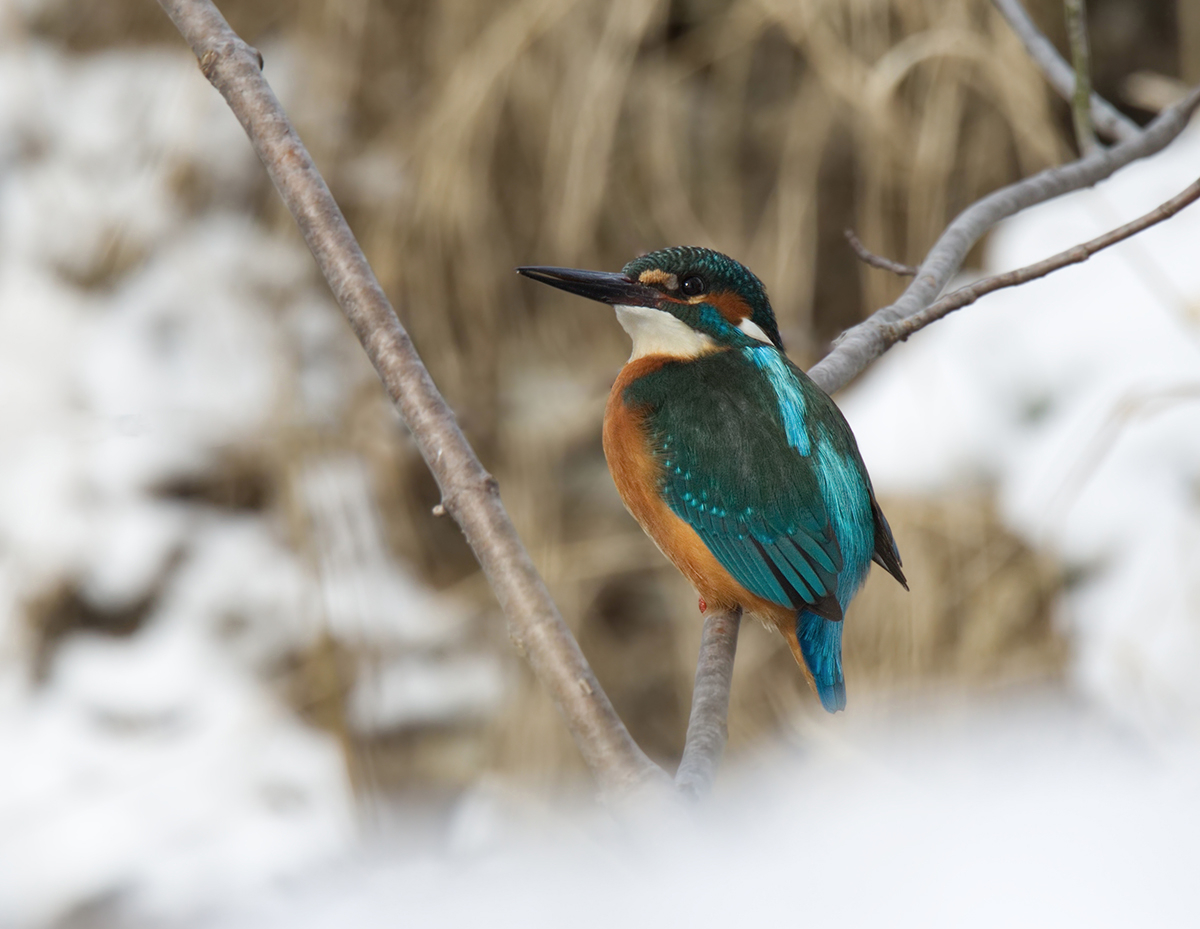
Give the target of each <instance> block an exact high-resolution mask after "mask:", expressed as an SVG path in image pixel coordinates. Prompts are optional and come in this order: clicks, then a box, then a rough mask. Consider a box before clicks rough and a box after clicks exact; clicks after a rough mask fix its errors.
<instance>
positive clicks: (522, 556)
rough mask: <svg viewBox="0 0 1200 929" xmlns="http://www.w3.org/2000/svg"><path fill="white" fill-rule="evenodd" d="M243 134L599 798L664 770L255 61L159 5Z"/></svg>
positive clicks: (188, 1)
mask: <svg viewBox="0 0 1200 929" xmlns="http://www.w3.org/2000/svg"><path fill="white" fill-rule="evenodd" d="M159 3H160V5H161V6H162V7H163V9H164V10H166V12H167V15H169V16H170V17H171V20H172V21H173V22H174V23H175V25H176V27H177V28H178V29H179V31H180V32H181V33H182V34H183V36H184V38H185V39H186V40H187V42H188V44H189V45H191V47H192V51H194V52H195V53H196V57H197V58H198V59H199V61H200V69H201V71H203V72H204V76H205V77H207V78H208V80H209V81H210V82H212V84H213V86H214V87H216V89H217V90H218V91H220V93H221V96H223V97H224V98H225V101H226V102H227V103H228V104H229V107H230V109H232V110H233V112H234V114H235V115H236V116H237V118H238V121H239V122H241V124H242V128H243V129H245V130H246V134H247V135H248V136H249V137H250V141H251V142H252V143H253V145H254V150H255V152H256V153H257V154H258V157H259V159H260V160H261V161H262V163H263V165H264V166H265V167H266V169H267V173H268V174H269V175H270V176H271V180H272V182H273V183H274V184H275V188H276V189H277V190H278V191H279V194H280V196H281V197H282V198H283V200H284V202H285V203H286V204H287V207H288V209H289V210H290V211H291V213H292V216H293V217H295V219H296V223H297V224H298V225H299V227H300V231H301V232H302V233H303V235H304V241H305V242H306V243H307V244H308V247H309V248H310V249H311V250H312V253H313V257H314V258H316V260H317V264H318V266H319V267H320V269H321V273H322V274H324V276H325V279H326V281H328V282H329V287H330V289H331V290H332V291H333V295H334V297H335V298H336V299H337V302H338V304H339V305H340V306H341V308H342V310H343V312H345V314H346V318H347V319H348V320H349V321H350V325H351V327H352V328H353V329H354V333H355V335H357V336H358V339H359V341H360V342H361V343H362V345H363V348H364V349H366V352H367V355H368V356H369V357H370V359H371V363H372V364H373V365H374V366H375V370H376V371H377V372H378V373H379V377H380V379H381V380H382V381H383V384H384V387H386V388H387V392H388V394H389V396H391V398H392V402H393V403H395V405H396V407H397V409H398V410H399V411H400V415H401V416H402V417H403V418H404V421H405V423H406V424H407V425H408V428H409V429H410V430H411V431H412V434H413V437H414V438H415V439H416V442H417V445H418V447H419V448H420V450H421V455H422V456H423V457H424V459H425V462H426V463H427V464H428V465H429V469H430V470H431V471H432V472H433V474H434V477H435V478H437V482H438V486H439V487H440V488H441V492H442V505H443V506H444V508H445V510H446V512H448V513H449V514H450V515H451V516H453V517H454V519H455V520H456V521H457V522H458V524H459V525H460V526H461V527H462V531H463V535H465V536H466V539H467V542H468V543H470V545H471V549H472V550H473V551H474V552H475V557H476V558H478V559H479V564H480V566H481V567H482V568H483V570H484V573H485V574H486V575H487V578H488V583H489V584H490V585H491V588H492V590H493V592H494V593H495V594H496V598H497V599H498V600H499V601H500V606H501V608H502V609H503V610H504V615H505V617H506V618H507V620H508V631H509V636H510V637H511V638H512V641H513V644H514V645H516V647H517V649H518V650H519V651H521V652H522V653H523V654H524V655H525V656H526V657H527V658H528V659H529V663H530V664H531V665H532V666H533V670H534V672H535V673H536V674H537V676H538V679H539V680H540V681H541V682H542V684H543V685H544V686H545V687H546V689H547V690H548V691H549V692H550V695H551V697H552V698H553V699H554V702H555V703H556V704H557V705H558V708H559V710H560V711H561V712H562V714H563V716H564V717H565V719H566V722H567V726H568V727H569V728H570V730H571V734H572V735H573V736H574V738H575V743H576V745H578V746H579V750H580V752H581V754H582V755H583V758H584V761H586V762H587V765H588V767H589V768H590V769H591V771H592V773H593V775H594V776H595V778H596V781H597V783H598V784H599V786H600V789H601V790H602V791H603V792H605V793H606V794H610V795H612V794H620V793H624V792H626V791H628V790H630V789H631V788H634V787H636V786H639V785H641V784H643V783H646V782H649V781H654V780H659V779H661V780H663V781H664V782H665V780H666V775H665V774H664V773H663V772H662V770H661V769H660V768H659V767H658V766H657V765H655V764H654V763H653V762H652V761H650V759H649V758H647V757H646V755H645V754H644V753H643V752H642V750H641V749H640V748H638V746H637V744H636V743H635V742H634V741H633V739H632V738H631V737H630V735H629V732H628V731H627V730H626V728H625V725H624V723H622V722H621V720H620V718H619V717H618V716H617V714H616V711H615V710H614V709H613V707H612V704H611V703H610V702H609V699H608V697H607V695H606V694H605V693H604V691H603V689H601V687H600V684H599V682H598V681H597V680H596V676H595V674H593V673H592V669H591V667H590V666H589V665H588V663H587V659H585V658H584V656H583V653H582V652H581V651H580V650H579V645H578V644H577V643H576V641H575V638H574V636H572V635H571V631H570V630H569V629H568V628H567V625H566V623H564V622H563V619H562V617H561V616H560V615H559V612H558V608H557V607H556V606H555V605H554V602H553V601H552V600H551V599H550V594H549V592H548V591H547V590H546V586H545V584H544V583H543V582H542V579H541V577H540V576H539V574H538V572H537V569H536V568H535V567H534V565H533V562H532V561H531V560H530V557H529V553H528V552H527V551H526V550H525V547H524V545H523V544H522V543H521V540H520V538H519V537H518V536H517V532H516V529H515V528H514V527H513V525H512V521H511V520H510V519H509V517H508V514H507V512H506V511H505V509H504V505H503V503H501V501H500V495H499V491H498V488H497V485H496V481H495V479H494V478H493V477H492V476H491V475H490V474H488V473H487V471H485V470H484V468H483V465H482V464H480V462H479V459H478V458H477V457H476V456H475V452H474V451H473V450H472V448H471V446H470V445H469V444H468V442H467V440H466V438H464V436H463V434H462V432H461V431H460V430H459V428H458V422H457V421H456V420H455V418H454V413H453V412H452V411H451V410H450V408H449V407H448V406H447V405H446V401H445V400H444V399H443V398H442V395H441V394H440V393H439V392H438V389H437V387H436V386H434V383H433V380H432V378H430V376H429V372H428V371H427V370H426V369H425V365H424V364H423V363H422V361H421V359H420V357H419V356H418V355H417V352H416V349H415V348H414V347H413V344H412V340H411V339H410V338H409V336H408V333H407V332H405V331H404V327H403V326H401V324H400V320H399V319H398V318H397V316H396V313H395V311H394V310H393V309H392V306H391V304H390V303H389V302H388V299H387V297H386V296H385V295H384V293H383V289H382V288H381V287H380V286H379V282H378V281H377V280H376V278H375V274H374V272H373V271H372V270H371V267H370V265H368V264H367V259H366V258H365V256H364V255H363V253H362V249H361V248H360V247H359V245H358V242H357V240H356V239H355V238H354V234H353V233H352V232H351V231H350V227H349V226H348V225H347V224H346V220H345V218H344V217H343V216H342V212H341V210H340V209H339V208H338V205H337V203H336V202H335V201H334V199H333V196H332V195H331V194H330V192H329V188H328V187H327V186H326V185H325V181H324V180H323V179H322V177H321V175H320V172H318V171H317V168H316V165H314V164H313V161H312V159H311V158H310V157H309V154H308V151H307V150H306V149H305V147H304V144H303V143H302V142H301V141H300V138H299V136H298V135H297V134H296V131H295V130H294V129H293V128H292V125H291V123H290V122H289V120H288V118H287V114H286V113H285V112H284V110H283V107H281V106H280V104H279V101H278V99H276V97H275V93H274V92H273V91H272V90H271V87H270V85H269V84H268V83H267V81H266V79H265V78H264V77H263V76H262V70H261V69H262V58H261V56H260V55H259V54H258V52H257V51H255V50H254V49H253V48H251V47H250V46H249V45H247V44H246V43H245V42H243V41H242V40H241V39H240V38H239V37H238V35H237V34H236V33H235V32H234V31H233V30H232V29H231V28H230V27H229V24H228V23H227V22H226V21H225V19H224V17H222V16H221V14H220V12H219V11H218V10H217V8H216V7H215V6H214V5H213V4H212V3H211V2H210V0H159Z"/></svg>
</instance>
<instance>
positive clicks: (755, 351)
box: [742, 345, 812, 455]
mask: <svg viewBox="0 0 1200 929" xmlns="http://www.w3.org/2000/svg"><path fill="white" fill-rule="evenodd" d="M742 351H743V352H744V353H745V356H746V357H747V358H748V359H749V360H750V361H751V362H753V363H754V365H755V367H757V368H758V369H759V370H760V371H762V372H763V373H764V374H765V375H766V376H767V380H768V381H769V382H770V384H771V388H772V389H773V390H774V391H775V400H776V402H777V403H778V404H779V416H780V418H781V419H782V420H783V431H784V434H785V435H786V436H787V443H788V445H790V446H791V447H792V448H794V449H795V450H796V451H798V452H799V453H800V454H801V455H808V453H809V452H810V451H812V446H811V444H810V442H809V439H808V429H807V428H806V426H805V425H804V410H805V402H804V393H803V392H802V391H801V389H800V384H799V382H798V381H797V380H796V376H795V375H794V374H792V370H791V368H789V367H788V363H787V361H786V360H785V359H784V357H783V355H782V354H780V353H779V352H778V351H777V350H776V349H775V348H773V347H772V346H769V345H753V346H747V347H746V348H744V349H742Z"/></svg>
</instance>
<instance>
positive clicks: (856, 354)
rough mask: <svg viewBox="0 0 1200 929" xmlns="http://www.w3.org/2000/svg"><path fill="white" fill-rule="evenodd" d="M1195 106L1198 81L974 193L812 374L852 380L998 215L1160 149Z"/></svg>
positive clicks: (833, 385) (827, 384)
mask: <svg viewBox="0 0 1200 929" xmlns="http://www.w3.org/2000/svg"><path fill="white" fill-rule="evenodd" d="M1197 106H1200V88H1196V89H1193V90H1192V91H1191V92H1190V93H1189V94H1188V95H1187V96H1186V97H1185V98H1184V99H1183V100H1180V101H1179V102H1178V103H1177V104H1175V105H1174V106H1172V107H1169V108H1167V109H1165V110H1163V111H1162V113H1160V114H1159V115H1158V116H1157V117H1155V119H1154V120H1153V121H1152V122H1151V123H1150V124H1149V125H1148V126H1146V128H1145V129H1144V130H1143V131H1142V132H1141V133H1139V134H1138V135H1137V136H1136V137H1135V138H1133V139H1130V140H1129V141H1126V142H1122V143H1120V144H1119V145H1115V146H1113V147H1112V148H1110V149H1099V150H1097V151H1095V152H1093V153H1092V154H1091V155H1088V156H1086V157H1084V158H1080V159H1079V160H1078V161H1073V162H1071V163H1070V164H1065V165H1060V166H1058V167H1056V168H1048V169H1046V170H1045V171H1041V172H1039V173H1038V174H1034V175H1032V176H1031V177H1027V178H1025V179H1024V180H1021V181H1017V182H1016V183H1014V184H1009V185H1008V186H1007V187H1002V188H1000V190H997V191H994V192H992V193H990V194H988V195H987V196H986V197H984V198H982V199H981V200H977V201H975V203H973V204H972V205H971V206H969V207H967V208H966V209H965V210H963V211H962V212H961V213H959V214H958V216H956V217H955V218H954V220H953V222H951V223H950V225H949V226H947V227H946V230H945V231H944V232H943V233H942V234H941V236H940V237H939V238H938V240H937V242H936V243H934V246H933V248H931V249H930V250H929V254H927V255H926V256H925V261H924V262H923V263H922V264H921V268H920V271H919V272H918V274H917V277H916V279H915V280H914V281H913V282H912V283H911V284H909V285H908V287H907V288H906V289H905V291H904V293H903V294H901V296H900V299H899V300H897V301H896V302H895V303H893V304H892V305H891V306H886V307H884V308H883V309H881V310H878V311H876V312H875V313H874V314H872V315H871V316H870V317H869V318H868V319H866V320H865V321H863V322H861V323H859V324H858V325H857V326H854V327H853V328H851V329H847V330H846V331H845V332H844V333H842V335H841V337H840V338H839V339H838V341H837V344H836V345H835V346H834V349H833V351H831V352H830V353H829V354H828V355H826V356H825V357H824V358H822V359H821V361H819V362H818V363H817V364H816V365H814V366H813V367H812V369H810V370H809V372H808V373H809V376H810V377H812V379H813V380H814V381H816V382H817V383H818V384H819V385H820V386H821V388H822V389H823V390H825V391H826V392H827V393H833V392H834V391H836V390H838V389H840V388H841V387H842V386H844V385H845V384H847V383H849V381H850V380H851V378H853V377H855V376H856V375H857V374H858V373H859V372H860V371H862V370H863V369H864V368H866V366H867V365H869V364H870V363H871V362H872V361H874V360H875V359H876V358H878V357H879V356H880V355H882V354H883V353H884V352H885V351H887V349H888V348H889V347H890V346H891V345H893V344H894V341H888V334H889V333H890V332H891V331H892V329H893V328H894V327H895V326H896V325H897V324H899V323H902V322H903V321H904V320H906V319H908V317H910V316H913V315H915V314H917V313H920V312H922V311H923V310H925V309H926V308H928V307H929V306H930V305H931V304H932V303H933V302H934V301H935V300H937V298H938V296H939V295H940V294H941V292H942V290H943V289H944V288H945V287H946V285H947V284H948V283H949V281H950V279H951V277H953V276H954V274H955V273H957V271H958V269H959V268H960V267H961V266H962V263H963V261H964V260H965V258H966V256H967V253H968V252H969V251H970V250H971V247H972V246H973V245H974V244H975V243H976V242H977V241H979V238H980V237H981V236H982V235H983V234H984V233H985V232H987V231H988V230H989V229H991V228H992V227H993V226H994V225H996V223H998V222H1000V220H1002V219H1007V218H1008V217H1009V216H1013V215H1014V214H1016V213H1019V212H1021V210H1024V209H1026V208H1027V207H1031V206H1033V205H1034V204H1037V203H1044V202H1045V201H1047V200H1052V199H1054V198H1055V197H1059V196H1061V195H1062V194H1065V193H1070V192H1071V191H1073V190H1080V189H1082V188H1084V187H1090V186H1092V185H1093V184H1095V183H1097V182H1098V181H1102V180H1104V179H1105V178H1106V177H1109V176H1111V175H1112V174H1114V173H1115V172H1116V171H1118V170H1119V169H1121V168H1123V167H1125V166H1126V165H1127V164H1130V163H1131V162H1134V161H1137V160H1139V159H1141V158H1146V157H1148V156H1150V155H1153V154H1155V153H1156V152H1159V151H1161V150H1162V149H1163V148H1165V147H1166V146H1167V144H1168V143H1170V142H1171V140H1172V139H1174V138H1175V137H1176V136H1178V135H1179V133H1181V132H1182V131H1183V129H1184V127H1185V126H1186V125H1187V123H1188V118H1189V117H1190V116H1191V114H1192V112H1193V111H1194V110H1195V109H1196V107H1197Z"/></svg>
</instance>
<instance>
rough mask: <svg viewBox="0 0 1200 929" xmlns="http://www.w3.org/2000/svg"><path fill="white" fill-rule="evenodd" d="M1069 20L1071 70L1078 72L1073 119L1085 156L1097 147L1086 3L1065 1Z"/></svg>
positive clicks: (1077, 138) (1073, 95) (1078, 140)
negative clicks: (1093, 119)
mask: <svg viewBox="0 0 1200 929" xmlns="http://www.w3.org/2000/svg"><path fill="white" fill-rule="evenodd" d="M1063 9H1064V10H1065V12H1066V17H1067V39H1068V41H1070V43H1071V67H1072V69H1073V70H1074V71H1075V89H1074V91H1072V93H1071V120H1072V122H1073V123H1074V124H1075V141H1076V142H1077V143H1078V145H1079V151H1080V153H1081V154H1083V155H1089V154H1091V153H1092V151H1094V150H1095V148H1096V144H1097V143H1096V131H1095V129H1094V128H1093V127H1092V70H1091V63H1090V62H1089V58H1090V55H1089V54H1088V37H1087V8H1086V7H1085V6H1084V5H1083V0H1063Z"/></svg>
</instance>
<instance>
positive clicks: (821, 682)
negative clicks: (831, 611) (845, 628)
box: [796, 610, 846, 713]
mask: <svg viewBox="0 0 1200 929" xmlns="http://www.w3.org/2000/svg"><path fill="white" fill-rule="evenodd" d="M796 638H797V639H798V640H799V641H800V651H801V653H802V654H803V655H804V661H805V662H806V663H807V664H808V670H809V671H811V672H812V676H813V678H814V680H815V681H816V684H817V696H819V697H820V698H821V706H823V707H825V709H826V710H828V711H829V712H830V713H836V712H837V711H838V710H844V709H845V708H846V681H845V678H843V677H842V624H841V623H840V622H835V621H833V620H831V619H826V618H825V617H824V616H818V615H817V614H816V613H812V612H810V611H808V610H800V612H799V613H797V614H796Z"/></svg>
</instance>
